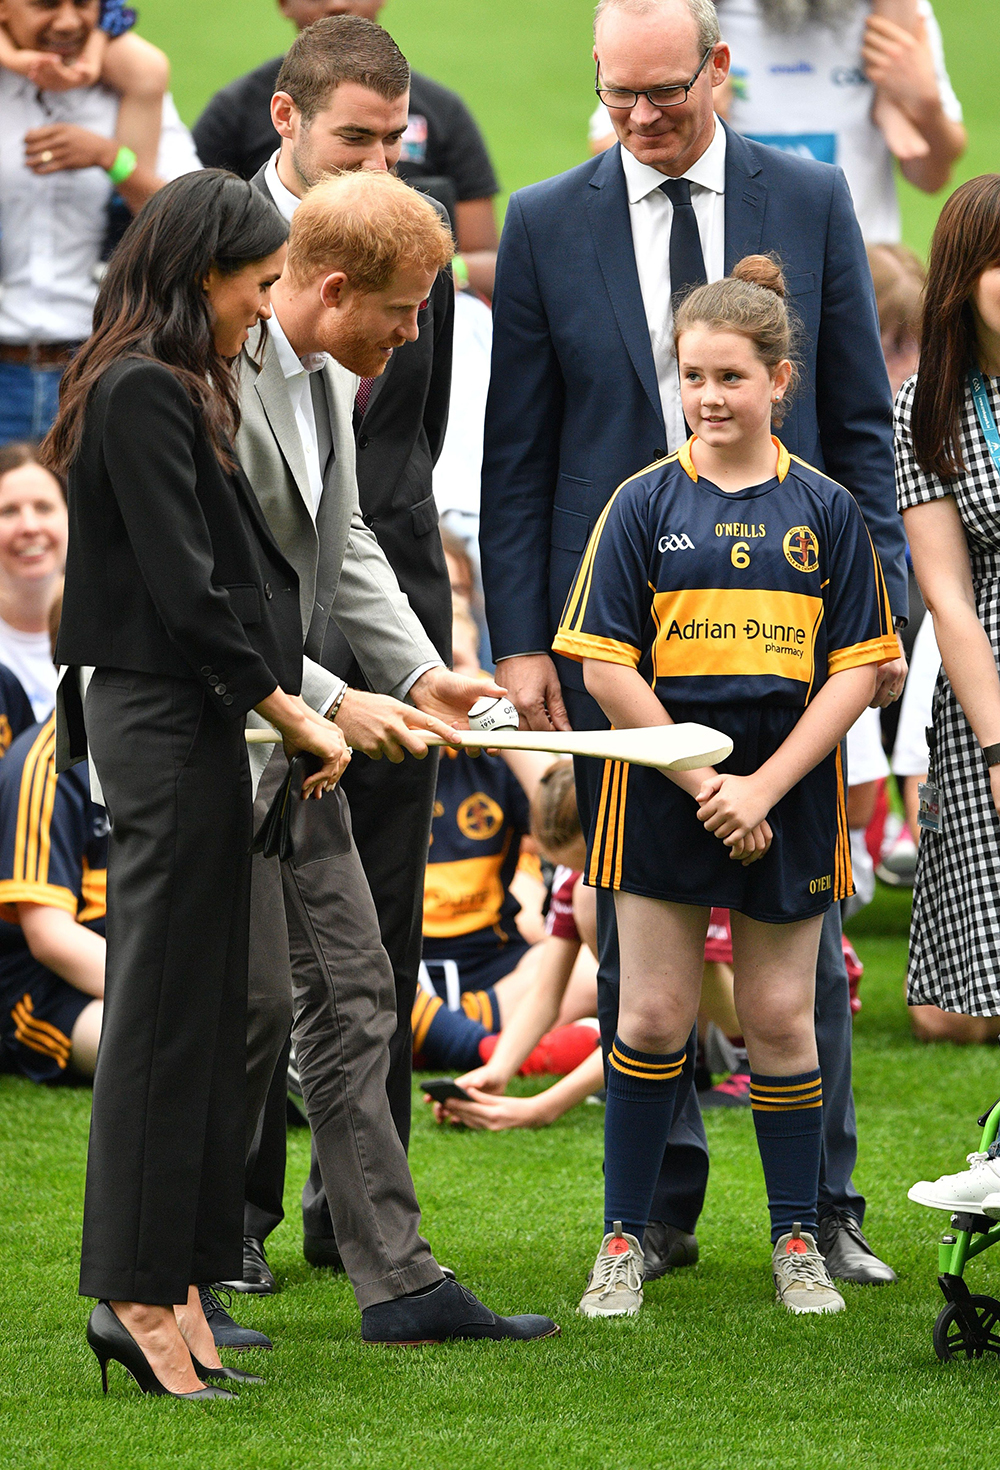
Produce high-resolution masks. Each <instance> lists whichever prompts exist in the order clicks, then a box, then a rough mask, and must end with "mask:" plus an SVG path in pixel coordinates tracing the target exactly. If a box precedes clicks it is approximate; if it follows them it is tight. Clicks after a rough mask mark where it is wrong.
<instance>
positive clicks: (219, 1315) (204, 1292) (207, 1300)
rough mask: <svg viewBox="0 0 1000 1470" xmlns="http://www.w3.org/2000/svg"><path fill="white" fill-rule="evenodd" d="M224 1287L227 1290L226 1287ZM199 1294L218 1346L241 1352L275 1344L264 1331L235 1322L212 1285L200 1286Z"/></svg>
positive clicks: (206, 1318) (202, 1307)
mask: <svg viewBox="0 0 1000 1470" xmlns="http://www.w3.org/2000/svg"><path fill="white" fill-rule="evenodd" d="M222 1289H223V1290H225V1288H224V1287H223V1288H222ZM227 1294H228V1293H227ZM198 1295H199V1297H200V1298H201V1309H202V1311H203V1312H204V1313H205V1320H206V1322H207V1323H208V1325H209V1327H211V1329H212V1336H213V1337H214V1339H215V1346H216V1347H224V1348H234V1349H235V1350H236V1352H238V1353H239V1352H243V1351H244V1350H245V1349H246V1348H270V1347H273V1346H274V1343H273V1342H272V1341H271V1339H270V1338H269V1337H265V1336H264V1334H263V1332H255V1331H254V1329H253V1328H252V1327H241V1326H240V1324H239V1323H238V1322H234V1321H233V1319H232V1317H230V1315H229V1313H228V1312H227V1311H226V1309H225V1307H224V1306H223V1305H222V1303H221V1302H220V1301H219V1298H218V1296H217V1295H216V1292H215V1290H213V1288H212V1287H210V1286H199V1288H198Z"/></svg>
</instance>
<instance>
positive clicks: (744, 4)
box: [589, 0, 962, 245]
mask: <svg viewBox="0 0 1000 1470" xmlns="http://www.w3.org/2000/svg"><path fill="white" fill-rule="evenodd" d="M917 4H918V7H919V9H920V13H921V15H922V16H923V18H924V20H925V21H926V23H927V38H928V41H929V43H930V47H931V51H932V52H933V55H934V65H935V68H936V70H937V78H938V87H939V89H940V92H941V105H942V107H943V108H944V111H945V116H946V117H949V118H950V119H951V120H952V122H961V121H962V105H961V103H960V102H959V100H958V98H957V97H956V96H955V92H954V90H953V88H952V85H951V81H950V79H949V77H948V72H947V70H946V68H945V62H944V46H943V44H942V41H941V30H940V27H939V26H938V23H937V20H936V18H935V15H934V12H933V10H932V9H931V6H930V4H929V0H917ZM716 8H717V10H718V12H719V23H720V25H721V27H722V39H723V40H724V41H727V42H728V43H729V46H730V49H731V51H732V57H733V62H732V70H731V72H730V76H731V78H732V84H733V101H732V106H731V108H730V112H729V117H728V119H727V120H728V122H729V124H730V126H731V127H732V128H733V129H734V130H735V131H736V132H737V133H743V134H744V136H745V137H747V138H753V139H754V140H755V141H756V142H758V143H769V144H770V145H771V147H772V148H782V149H784V150H785V151H786V152H788V153H797V154H799V155H800V157H802V158H817V159H819V161H820V163H835V164H838V165H839V166H840V167H841V168H842V169H843V170H844V173H845V174H846V175H847V182H848V185H849V187H850V190H851V197H852V198H853V200H854V208H855V211H856V213H857V216H858V220H859V222H860V225H861V233H862V234H863V235H864V237H865V240H866V241H867V242H868V244H870V245H888V244H896V243H897V242H898V241H899V240H900V239H901V238H902V225H901V221H900V214H899V201H898V199H897V197H896V178H895V172H894V167H893V159H892V154H891V153H890V152H889V148H888V146H887V144H886V141H885V139H884V138H883V136H882V133H881V131H880V130H879V128H877V127H876V125H875V124H874V123H873V122H872V119H871V107H872V99H873V97H874V94H875V89H874V87H873V86H872V84H871V82H869V80H868V78H867V77H866V76H865V74H864V71H863V70H862V66H861V39H862V36H863V35H864V29H865V21H866V19H867V18H868V13H869V7H868V6H867V5H865V4H859V6H858V9H857V13H856V14H855V16H854V18H853V19H852V20H851V21H849V22H848V24H847V25H846V26H845V27H844V28H843V29H841V30H836V31H835V30H831V29H830V28H829V27H827V26H820V25H807V26H803V28H802V29H801V30H800V31H797V32H796V33H795V34H794V35H786V34H784V33H782V32H780V31H774V30H771V29H770V28H769V27H768V26H767V25H765V23H764V20H763V17H762V16H761V14H760V10H759V7H758V4H757V0H717V4H716ZM613 132H614V127H613V126H612V123H611V117H610V114H609V113H608V111H607V108H606V107H605V106H604V105H603V103H601V104H599V105H598V107H597V110H596V111H595V112H594V114H593V116H592V117H591V119H590V128H589V137H590V141H591V142H592V143H596V142H597V141H598V140H599V139H601V138H606V137H607V136H608V135H609V134H611V133H613Z"/></svg>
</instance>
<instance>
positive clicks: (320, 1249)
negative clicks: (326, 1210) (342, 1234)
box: [302, 1235, 344, 1271]
mask: <svg viewBox="0 0 1000 1470" xmlns="http://www.w3.org/2000/svg"><path fill="white" fill-rule="evenodd" d="M302 1254H303V1255H304V1256H305V1258H306V1260H307V1261H308V1262H309V1264H310V1266H326V1267H327V1269H328V1270H330V1271H343V1269H344V1263H343V1261H342V1260H341V1259H340V1251H339V1250H338V1249H337V1242H336V1240H335V1239H334V1237H333V1236H332V1235H303V1237H302Z"/></svg>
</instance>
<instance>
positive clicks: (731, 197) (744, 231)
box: [725, 127, 767, 276]
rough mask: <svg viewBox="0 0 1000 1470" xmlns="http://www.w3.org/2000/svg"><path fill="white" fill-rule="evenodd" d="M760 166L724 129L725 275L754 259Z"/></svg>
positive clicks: (762, 195)
mask: <svg viewBox="0 0 1000 1470" xmlns="http://www.w3.org/2000/svg"><path fill="white" fill-rule="evenodd" d="M760 172H761V169H760V164H759V163H758V162H757V160H756V159H755V158H754V156H753V154H752V153H751V151H750V149H749V148H748V147H747V145H746V143H745V142H744V140H743V139H742V138H741V137H740V135H739V133H734V132H733V130H732V128H728V127H727V128H726V245H725V250H726V275H727V276H728V275H729V273H730V272H731V271H732V268H733V266H734V265H735V264H736V262H737V261H738V260H742V259H743V257H744V255H757V254H758V253H759V251H760V242H761V238H762V235H763V232H764V210H765V207H766V204H767V189H766V187H765V185H764V183H763V180H762V179H761V177H760Z"/></svg>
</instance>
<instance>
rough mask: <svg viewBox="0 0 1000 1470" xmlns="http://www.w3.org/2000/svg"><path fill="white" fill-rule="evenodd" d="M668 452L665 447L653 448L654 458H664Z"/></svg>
mask: <svg viewBox="0 0 1000 1470" xmlns="http://www.w3.org/2000/svg"><path fill="white" fill-rule="evenodd" d="M666 452H667V451H666V450H665V449H654V450H653V458H654V459H663V457H664V455H665V454H666Z"/></svg>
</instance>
